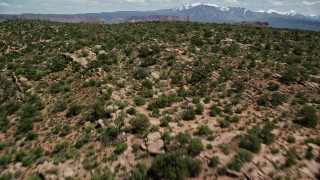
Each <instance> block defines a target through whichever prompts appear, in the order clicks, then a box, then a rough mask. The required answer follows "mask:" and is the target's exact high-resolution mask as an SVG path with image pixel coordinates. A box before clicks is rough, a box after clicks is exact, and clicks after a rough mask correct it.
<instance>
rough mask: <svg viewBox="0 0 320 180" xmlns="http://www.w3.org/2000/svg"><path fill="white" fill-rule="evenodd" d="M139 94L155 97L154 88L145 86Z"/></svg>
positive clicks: (145, 96)
mask: <svg viewBox="0 0 320 180" xmlns="http://www.w3.org/2000/svg"><path fill="white" fill-rule="evenodd" d="M139 95H141V96H142V97H144V98H152V97H153V90H152V89H147V88H143V89H142V90H141V91H140V92H139Z"/></svg>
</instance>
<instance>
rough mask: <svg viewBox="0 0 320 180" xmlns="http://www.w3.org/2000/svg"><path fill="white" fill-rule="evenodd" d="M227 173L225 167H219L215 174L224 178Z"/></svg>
mask: <svg viewBox="0 0 320 180" xmlns="http://www.w3.org/2000/svg"><path fill="white" fill-rule="evenodd" d="M227 172H228V169H227V167H225V166H223V167H220V168H218V170H217V173H218V175H219V176H224V175H226V174H227Z"/></svg>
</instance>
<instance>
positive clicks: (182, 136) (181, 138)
mask: <svg viewBox="0 0 320 180" xmlns="http://www.w3.org/2000/svg"><path fill="white" fill-rule="evenodd" d="M176 139H177V141H178V142H179V143H180V144H181V145H184V144H187V143H189V141H190V139H191V136H190V134H189V132H184V133H181V132H179V134H178V135H177V136H176Z"/></svg>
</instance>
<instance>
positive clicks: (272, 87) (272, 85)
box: [267, 82, 280, 91]
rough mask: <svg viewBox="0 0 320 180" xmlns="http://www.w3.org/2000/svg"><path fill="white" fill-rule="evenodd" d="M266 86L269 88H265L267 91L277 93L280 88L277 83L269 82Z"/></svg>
mask: <svg viewBox="0 0 320 180" xmlns="http://www.w3.org/2000/svg"><path fill="white" fill-rule="evenodd" d="M268 85H269V86H268V87H267V89H268V90H269V91H277V90H278V89H279V87H280V85H279V84H278V83H274V82H270V83H269V84H268Z"/></svg>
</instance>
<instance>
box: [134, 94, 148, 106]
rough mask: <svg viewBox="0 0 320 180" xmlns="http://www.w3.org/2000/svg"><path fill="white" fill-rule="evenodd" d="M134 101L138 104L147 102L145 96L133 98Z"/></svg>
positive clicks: (141, 104)
mask: <svg viewBox="0 0 320 180" xmlns="http://www.w3.org/2000/svg"><path fill="white" fill-rule="evenodd" d="M133 101H134V104H135V105H137V106H143V105H145V104H146V103H147V101H146V99H144V98H143V97H141V96H137V97H135V98H134V99H133Z"/></svg>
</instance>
